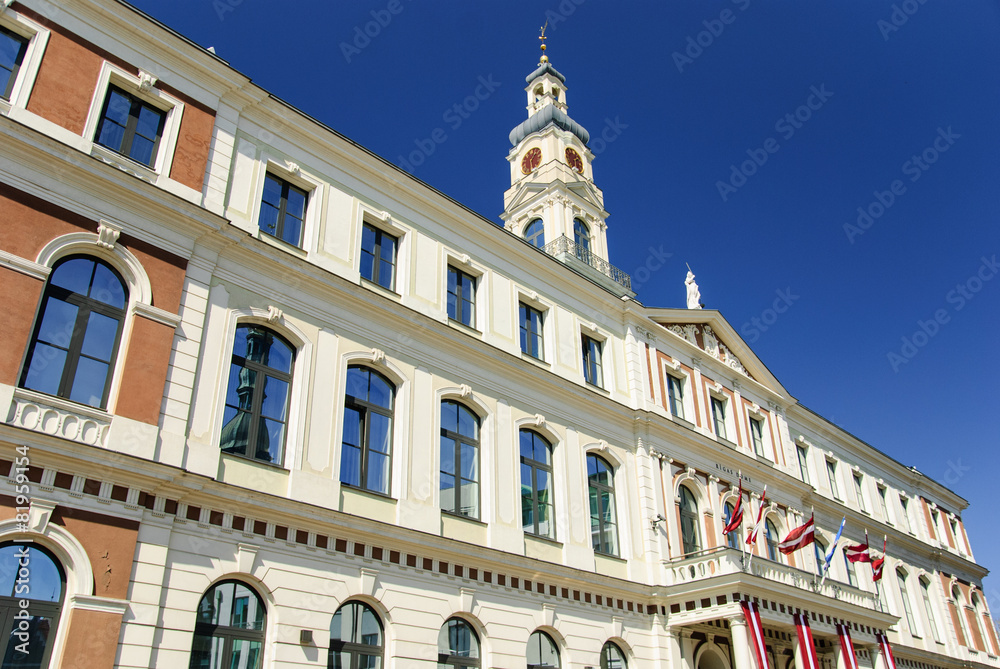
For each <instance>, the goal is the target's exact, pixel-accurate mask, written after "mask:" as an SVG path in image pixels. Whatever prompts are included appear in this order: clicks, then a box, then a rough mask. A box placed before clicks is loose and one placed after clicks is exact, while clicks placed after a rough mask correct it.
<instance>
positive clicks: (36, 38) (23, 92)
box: [0, 9, 50, 114]
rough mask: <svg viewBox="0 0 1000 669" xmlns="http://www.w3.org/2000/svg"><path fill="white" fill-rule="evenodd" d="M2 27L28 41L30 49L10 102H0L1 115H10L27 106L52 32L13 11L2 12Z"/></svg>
mask: <svg viewBox="0 0 1000 669" xmlns="http://www.w3.org/2000/svg"><path fill="white" fill-rule="evenodd" d="M0 26H2V27H4V28H6V29H7V30H9V31H11V32H12V33H17V34H18V35H20V36H21V37H25V38H27V39H28V48H27V49H26V50H25V52H24V60H22V61H21V67H20V69H19V70H18V72H17V79H15V80H14V87H13V88H12V89H11V91H10V100H0V114H9V113H10V111H11V109H24V108H25V107H26V106H27V104H28V97H29V96H30V95H31V90H32V88H33V87H34V85H35V78H36V77H37V76H38V68H39V66H40V65H41V63H42V55H43V54H44V53H45V47H46V45H47V44H48V43H49V34H50V32H49V30H48V29H47V28H45V27H43V26H42V25H40V24H38V23H35V22H34V21H32V20H31V19H29V18H28V17H26V16H24V15H22V14H19V13H17V12H16V11H14V10H13V9H7V10H6V11H3V12H0Z"/></svg>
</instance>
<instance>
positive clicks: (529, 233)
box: [524, 218, 545, 248]
mask: <svg viewBox="0 0 1000 669" xmlns="http://www.w3.org/2000/svg"><path fill="white" fill-rule="evenodd" d="M524 238H525V239H527V240H528V243H529V244H531V245H532V246H537V247H538V248H543V247H544V246H545V226H544V225H543V224H542V219H540V218H536V219H535V220H533V221H532V222H531V223H528V227H526V228H525V229H524Z"/></svg>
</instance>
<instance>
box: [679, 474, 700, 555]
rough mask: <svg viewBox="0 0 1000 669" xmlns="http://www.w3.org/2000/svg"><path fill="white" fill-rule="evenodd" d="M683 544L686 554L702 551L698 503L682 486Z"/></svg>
mask: <svg viewBox="0 0 1000 669" xmlns="http://www.w3.org/2000/svg"><path fill="white" fill-rule="evenodd" d="M680 493H681V509H680V511H681V543H682V544H683V545H684V553H685V554H688V553H697V552H698V551H700V550H701V531H700V530H699V529H698V520H699V518H698V502H697V501H696V500H695V498H694V494H693V493H692V492H691V491H690V490H688V489H687V487H686V486H681V489H680Z"/></svg>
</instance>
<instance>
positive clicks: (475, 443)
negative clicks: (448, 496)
mask: <svg viewBox="0 0 1000 669" xmlns="http://www.w3.org/2000/svg"><path fill="white" fill-rule="evenodd" d="M445 404H453V405H455V406H456V407H458V411H459V412H461V411H462V410H465V411H467V412H469V414H470V415H471V416H472V417H473V419H474V420H475V423H476V435H477V437H476V438H475V439H473V438H471V437H469V436H467V435H463V434H461V433H460V432H455V431H452V430H449V429H446V428H445V427H444V425H443V424H442V425H441V429H440V439H439V440H438V441H439V443H440V442H441V441H443V440H444V439H450V440H452V441H453V442H454V444H455V453H454V459H453V460H452V462H453V463H454V467H455V471H454V472H453V473H450V474H448V475H450V476H451V477H452V478H453V479H454V480H455V488H454V489H455V500H454V501H455V504H454V505H455V508H454V509H446V508H444V504H443V503H442V504H441V511H442V512H443V513H447V514H448V515H452V516H458V517H460V518H472V519H473V520H479V519H480V518H481V517H482V499H483V483H482V451H483V448H482V418H480V417H479V414H477V413H476V412H475V411H473V410H472V408H471V407H469V406H468V405H466V404H463V403H462V402H459V401H457V400H453V399H447V398H446V399H443V400H441V404H440V411H439V417H443V414H444V406H445ZM459 424H461V419H459ZM463 445H466V446H470V447H472V448H474V449H475V457H476V466H475V472H476V479H475V480H474V481H473V480H472V479H467V478H465V477H464V476H462V470H463V467H462V446H463ZM438 455H439V458H438V460H439V463H440V462H441V461H442V460H443V458H444V450H443V444H442V445H441V452H440V453H439V454H438ZM442 464H443V463H442ZM445 474H446V472H444V470H443V469H441V468H440V467H439V475H440V476H444V475H445ZM462 481H471V482H473V483H475V484H476V507H475V508H476V513H475V514H468V513H462V511H461V509H462V508H463V505H462V492H461V491H462V485H461V482H462ZM439 488H440V480H439Z"/></svg>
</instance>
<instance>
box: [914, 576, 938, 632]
mask: <svg viewBox="0 0 1000 669" xmlns="http://www.w3.org/2000/svg"><path fill="white" fill-rule="evenodd" d="M917 585H919V586H920V598H921V599H922V600H923V602H924V615H925V616H927V626H928V627H930V628H931V637H932V638H933V639H934V641H936V642H937V643H941V632H940V631H939V630H938V626H937V617H936V616H935V615H934V603H933V602H932V601H931V582H930V579H929V578H926V577H920V578H918V579H917Z"/></svg>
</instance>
